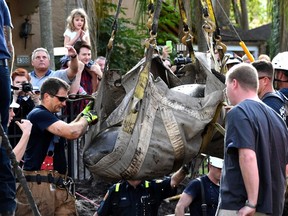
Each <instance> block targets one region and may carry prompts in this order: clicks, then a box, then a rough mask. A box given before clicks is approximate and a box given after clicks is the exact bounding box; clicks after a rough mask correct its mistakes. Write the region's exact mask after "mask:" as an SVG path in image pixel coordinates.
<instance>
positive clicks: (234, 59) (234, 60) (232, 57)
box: [226, 53, 242, 65]
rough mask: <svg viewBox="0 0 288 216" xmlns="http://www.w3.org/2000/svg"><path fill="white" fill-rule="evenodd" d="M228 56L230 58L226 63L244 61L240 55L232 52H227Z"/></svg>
mask: <svg viewBox="0 0 288 216" xmlns="http://www.w3.org/2000/svg"><path fill="white" fill-rule="evenodd" d="M226 56H228V57H229V59H228V60H227V62H226V64H227V65H228V64H239V63H241V62H242V59H241V58H240V57H239V56H234V55H233V54H231V53H227V54H226Z"/></svg>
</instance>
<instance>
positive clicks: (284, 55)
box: [272, 52, 288, 71]
mask: <svg viewBox="0 0 288 216" xmlns="http://www.w3.org/2000/svg"><path fill="white" fill-rule="evenodd" d="M272 64H273V67H274V69H278V70H287V71H288V52H281V53H278V54H277V55H276V56H275V57H274V58H273V60H272Z"/></svg>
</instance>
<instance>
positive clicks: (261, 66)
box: [252, 61, 286, 122]
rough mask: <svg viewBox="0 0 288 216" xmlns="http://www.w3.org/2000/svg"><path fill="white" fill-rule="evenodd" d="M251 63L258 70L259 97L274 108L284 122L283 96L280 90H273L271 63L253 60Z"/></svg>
mask: <svg viewBox="0 0 288 216" xmlns="http://www.w3.org/2000/svg"><path fill="white" fill-rule="evenodd" d="M252 65H253V67H255V68H256V70H257V72H258V79H259V89H258V96H259V98H260V99H261V100H262V101H263V102H264V103H265V104H267V105H268V106H269V107H271V108H272V109H274V110H275V111H276V112H277V113H278V114H279V115H280V116H281V117H282V118H283V120H284V121H285V122H286V110H285V98H284V97H285V96H284V95H283V94H282V93H281V92H279V91H275V89H274V87H273V77H274V69H273V65H272V64H271V62H268V61H255V62H253V63H252Z"/></svg>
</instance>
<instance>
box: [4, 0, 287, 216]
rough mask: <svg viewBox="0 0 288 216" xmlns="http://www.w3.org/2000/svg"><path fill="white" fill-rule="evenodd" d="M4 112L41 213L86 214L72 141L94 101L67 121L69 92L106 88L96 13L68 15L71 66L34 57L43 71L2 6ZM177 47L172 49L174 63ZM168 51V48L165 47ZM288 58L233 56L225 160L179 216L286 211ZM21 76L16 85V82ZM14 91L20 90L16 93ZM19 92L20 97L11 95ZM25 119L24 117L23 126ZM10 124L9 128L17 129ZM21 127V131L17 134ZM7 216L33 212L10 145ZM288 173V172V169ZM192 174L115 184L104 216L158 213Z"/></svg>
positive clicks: (197, 183)
mask: <svg viewBox="0 0 288 216" xmlns="http://www.w3.org/2000/svg"><path fill="white" fill-rule="evenodd" d="M0 6H1V7H0V8H1V14H2V16H0V24H1V25H2V26H1V30H0V36H1V37H0V39H1V40H0V51H1V52H0V72H1V74H2V75H1V76H0V91H1V97H0V103H1V106H0V114H1V125H2V128H3V131H4V132H5V133H8V134H12V133H18V134H19V133H21V137H19V138H17V139H13V140H11V144H12V148H13V152H14V154H15V156H16V160H17V161H18V162H19V161H21V160H23V162H22V163H23V167H22V169H23V173H24V175H25V178H26V181H27V182H28V186H29V188H30V190H31V192H32V196H33V198H34V200H35V203H36V205H37V207H38V209H39V211H40V213H41V215H48V216H49V215H77V209H76V205H75V197H74V195H73V194H72V193H71V191H70V189H71V184H73V180H72V179H71V178H70V177H69V176H67V163H66V154H65V146H66V139H77V138H79V137H81V136H83V134H84V133H85V132H86V130H87V128H88V126H89V125H91V124H94V123H96V122H97V120H98V117H97V114H96V113H95V111H94V110H93V106H94V104H93V103H88V101H85V100H84V101H81V102H79V103H75V104H76V105H75V107H74V110H76V112H77V113H79V115H78V116H77V117H76V118H75V120H74V121H72V122H70V123H67V122H65V121H63V120H60V119H59V117H58V115H57V113H59V112H60V111H61V110H62V109H63V108H64V107H65V106H66V102H67V99H68V95H69V94H90V95H91V94H93V93H95V92H97V89H98V88H99V84H100V82H101V79H102V76H103V73H104V68H105V61H106V59H105V58H104V57H102V56H99V57H98V58H97V59H95V61H93V60H92V59H91V58H92V57H91V56H92V55H91V45H90V38H89V33H88V24H87V23H88V22H87V14H86V12H85V11H84V10H83V9H74V10H72V11H71V14H70V15H69V17H68V18H67V28H66V30H65V32H64V46H65V47H66V48H67V51H68V54H67V56H65V58H63V59H62V61H61V63H62V68H61V69H60V70H56V71H53V70H51V69H50V55H49V52H48V51H47V50H46V49H45V48H41V47H40V48H37V49H35V50H34V51H33V52H32V56H31V64H32V66H33V71H31V72H28V71H27V70H25V69H23V68H17V69H15V70H14V71H13V72H12V74H11V75H10V71H9V67H8V60H9V59H10V58H11V56H12V55H13V52H14V48H13V44H12V40H11V38H12V36H11V34H12V33H11V29H12V23H11V16H10V12H9V9H8V7H7V4H6V2H5V1H3V0H1V1H0ZM170 51H171V50H169V49H168V48H167V47H164V48H163V53H162V59H163V62H164V64H165V65H166V66H167V67H171V62H170V61H168V60H167V59H168V57H169V53H170ZM155 52H156V53H159V50H155ZM287 59H288V52H282V53H279V54H278V55H276V56H275V57H274V58H273V59H272V62H271V60H270V58H269V56H267V55H264V54H263V55H260V56H259V58H258V60H257V61H255V62H252V63H251V62H250V60H249V59H247V57H245V56H243V58H240V57H238V56H233V55H230V56H229V57H228V61H227V68H228V72H227V74H226V83H225V84H226V91H225V94H226V95H227V98H228V103H229V105H230V106H229V110H228V111H227V115H226V121H225V128H226V135H225V140H224V160H223V159H220V158H215V157H209V159H208V170H209V171H208V173H207V174H206V175H204V176H202V177H200V178H197V179H193V180H191V182H190V183H189V184H188V185H187V186H186V188H185V189H184V191H183V193H182V194H181V196H180V199H179V201H178V203H177V205H176V208H175V215H177V216H181V215H184V214H185V212H186V213H187V212H189V213H190V215H209V216H210V215H218V216H227V215H228V216H230V215H231V216H234V215H235V216H236V215H241V216H242V215H243V216H244V215H247V216H248V215H282V214H283V206H284V193H285V191H286V176H287V174H288V167H287V163H288V148H287V143H288V131H287V120H288V119H287V104H288V99H287V97H288V61H287ZM10 79H11V80H12V82H11V81H10ZM11 86H12V89H11ZM11 93H12V94H11ZM13 118H15V121H13ZM8 126H10V127H9V130H8ZM11 128H13V130H12V129H11ZM14 128H18V129H17V131H16V132H15V129H14ZM0 147H1V151H0V170H1V172H0V216H1V215H3V216H10V215H14V214H15V213H16V215H32V214H33V212H32V209H31V208H30V207H29V205H30V203H29V202H28V199H27V197H26V194H25V189H24V188H23V186H22V185H21V184H20V185H19V186H18V187H17V191H16V179H15V176H14V174H13V172H12V169H11V161H10V158H9V155H8V154H7V151H6V149H5V148H4V146H3V145H0ZM286 170H287V171H286ZM188 171H189V170H187V167H186V166H183V167H181V168H180V169H179V170H178V171H177V172H175V173H174V174H173V175H172V176H171V177H166V178H164V179H162V180H146V181H145V180H123V181H121V182H119V183H117V184H114V185H113V186H112V187H111V188H109V190H108V192H107V194H106V195H105V196H104V198H103V201H102V202H101V204H100V207H99V208H98V209H97V211H96V212H95V216H97V215H99V216H106V215H107V216H108V215H133V216H134V215H157V213H158V208H159V206H160V204H161V202H162V201H163V200H164V199H165V198H167V197H170V196H174V195H176V192H177V186H178V185H179V184H180V183H181V182H182V181H183V180H184V178H185V177H186V175H187V173H189V172H188Z"/></svg>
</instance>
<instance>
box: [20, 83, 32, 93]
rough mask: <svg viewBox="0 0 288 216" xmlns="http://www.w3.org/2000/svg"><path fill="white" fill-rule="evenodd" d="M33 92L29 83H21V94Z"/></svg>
mask: <svg viewBox="0 0 288 216" xmlns="http://www.w3.org/2000/svg"><path fill="white" fill-rule="evenodd" d="M32 90H33V86H32V84H31V83H22V91H23V92H26V93H27V92H30V91H32Z"/></svg>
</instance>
